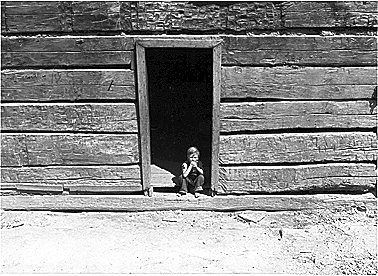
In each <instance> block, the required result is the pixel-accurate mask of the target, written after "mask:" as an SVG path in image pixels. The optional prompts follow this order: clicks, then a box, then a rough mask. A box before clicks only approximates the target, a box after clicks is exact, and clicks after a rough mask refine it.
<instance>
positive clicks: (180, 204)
mask: <svg viewBox="0 0 378 276" xmlns="http://www.w3.org/2000/svg"><path fill="white" fill-rule="evenodd" d="M354 206H365V207H366V208H367V209H374V210H376V208H377V201H376V198H375V197H374V195H373V194H371V193H367V194H359V195H342V194H318V195H248V196H216V197H210V196H205V195H202V196H201V197H200V198H198V199H197V198H194V196H192V195H187V196H185V197H176V195H175V194H173V193H172V194H157V193H155V195H154V197H144V196H143V195H125V196H119V195H116V196H109V195H106V196H105V195H104V196H98V195H96V196H94V195H87V196H85V195H67V196H64V195H57V196H2V197H1V208H2V210H5V211H7V210H18V211H113V212H140V211H162V210H183V211H184V210H185V211H220V212H225V211H228V212H230V211H243V210H256V211H257V210H259V211H295V210H305V209H325V208H327V209H329V208H332V209H335V208H340V207H354Z"/></svg>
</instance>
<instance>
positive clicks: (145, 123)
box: [135, 38, 222, 196]
mask: <svg viewBox="0 0 378 276" xmlns="http://www.w3.org/2000/svg"><path fill="white" fill-rule="evenodd" d="M221 43H222V40H220V39H219V38H217V39H208V38H200V39H199V38H141V39H138V40H136V44H135V47H136V49H135V50H136V62H137V64H136V65H137V80H138V81H137V83H138V104H139V108H138V110H139V120H140V124H139V135H140V151H141V170H142V187H143V191H145V194H146V193H148V195H149V196H152V187H151V146H150V145H151V144H150V117H149V102H148V83H147V81H148V79H147V63H146V48H212V50H213V109H212V142H211V147H212V154H211V186H210V187H211V195H212V196H214V195H215V191H216V190H217V187H218V182H219V136H220V121H219V119H220V91H221Z"/></svg>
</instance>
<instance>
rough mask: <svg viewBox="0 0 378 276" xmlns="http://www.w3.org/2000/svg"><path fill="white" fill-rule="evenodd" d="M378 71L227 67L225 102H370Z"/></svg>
mask: <svg viewBox="0 0 378 276" xmlns="http://www.w3.org/2000/svg"><path fill="white" fill-rule="evenodd" d="M376 76H377V68H376V67H350V68H334V67H333V68H332V67H299V68H295V67H286V66H283V67H273V68H269V67H239V66H235V67H223V68H222V94H221V97H222V98H275V99H327V100H332V99H336V100H339V99H342V100H344V99H367V98H371V96H372V94H373V92H374V88H375V87H376V86H377V77H376Z"/></svg>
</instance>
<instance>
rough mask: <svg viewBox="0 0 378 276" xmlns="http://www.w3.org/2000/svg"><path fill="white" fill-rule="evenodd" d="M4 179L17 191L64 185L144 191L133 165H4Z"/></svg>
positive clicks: (89, 189)
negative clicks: (19, 166) (15, 166)
mask: <svg viewBox="0 0 378 276" xmlns="http://www.w3.org/2000/svg"><path fill="white" fill-rule="evenodd" d="M1 182H2V183H4V184H5V185H11V184H14V185H15V189H16V190H30V189H34V190H35V189H38V190H39V191H45V192H48V191H51V187H54V186H57V187H61V191H63V189H64V190H66V191H67V190H68V191H70V192H128V191H141V190H142V184H141V177H140V168H139V166H138V165H130V166H56V167H22V168H4V167H3V168H1Z"/></svg>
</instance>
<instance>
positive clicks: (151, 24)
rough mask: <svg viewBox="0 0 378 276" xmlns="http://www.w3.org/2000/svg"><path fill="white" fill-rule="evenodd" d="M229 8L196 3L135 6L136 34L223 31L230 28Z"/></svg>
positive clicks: (138, 3) (147, 3)
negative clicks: (144, 32) (228, 21)
mask: <svg viewBox="0 0 378 276" xmlns="http://www.w3.org/2000/svg"><path fill="white" fill-rule="evenodd" d="M226 17H227V6H225V5H219V4H217V3H211V2H209V3H196V2H144V1H143V2H142V1H140V2H136V3H135V4H134V3H132V4H131V20H132V24H133V29H134V30H143V31H166V30H172V31H175V30H201V31H202V30H205V31H206V30H220V29H225V28H226V24H227V18H226Z"/></svg>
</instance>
